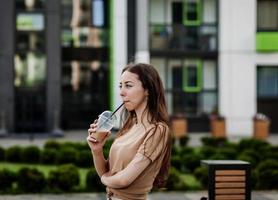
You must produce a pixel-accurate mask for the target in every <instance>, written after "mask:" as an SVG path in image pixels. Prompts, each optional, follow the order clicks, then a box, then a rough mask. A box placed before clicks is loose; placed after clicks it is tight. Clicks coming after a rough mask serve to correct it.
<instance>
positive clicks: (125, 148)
mask: <svg viewBox="0 0 278 200" xmlns="http://www.w3.org/2000/svg"><path fill="white" fill-rule="evenodd" d="M169 134H170V133H169V128H168V126H167V125H166V124H163V123H158V124H153V125H150V126H148V127H145V126H144V125H143V124H135V125H134V126H133V127H132V128H131V129H130V130H129V131H128V132H127V133H125V134H124V135H122V136H120V137H118V138H117V139H115V141H114V143H113V144H112V146H111V149H110V153H109V173H110V174H111V175H114V174H115V173H117V172H119V171H121V170H123V169H124V168H125V167H126V166H127V165H128V164H129V163H130V162H131V160H132V159H133V158H134V156H135V155H136V154H137V153H141V154H143V155H144V156H146V157H147V158H149V159H150V160H151V163H150V165H148V167H147V168H146V169H145V170H144V171H143V172H142V173H141V174H140V175H139V176H138V177H137V178H136V179H135V180H134V181H133V182H132V183H131V184H130V185H129V186H128V187H126V188H120V189H113V188H109V191H111V192H112V193H113V194H114V195H115V197H117V198H120V199H133V200H134V199H146V196H147V193H148V192H149V191H150V190H151V189H152V186H153V182H154V179H155V177H156V175H157V174H158V172H159V170H160V168H161V163H162V161H163V158H164V156H165V154H166V150H167V148H170V147H169V146H168V145H167V144H168V142H169V140H170V135H169Z"/></svg>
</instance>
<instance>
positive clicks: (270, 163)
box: [256, 159, 278, 189]
mask: <svg viewBox="0 0 278 200" xmlns="http://www.w3.org/2000/svg"><path fill="white" fill-rule="evenodd" d="M256 171H257V177H258V182H257V185H256V187H257V188H258V189H278V161H277V160H273V159H268V160H265V161H262V162H261V163H260V164H259V165H258V167H257V168H256Z"/></svg>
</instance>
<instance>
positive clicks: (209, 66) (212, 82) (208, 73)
mask: <svg viewBox="0 0 278 200" xmlns="http://www.w3.org/2000/svg"><path fill="white" fill-rule="evenodd" d="M203 87H204V89H216V63H215V61H204V62H203Z"/></svg>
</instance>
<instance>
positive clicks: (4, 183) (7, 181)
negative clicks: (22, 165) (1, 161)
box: [0, 169, 17, 192]
mask: <svg viewBox="0 0 278 200" xmlns="http://www.w3.org/2000/svg"><path fill="white" fill-rule="evenodd" d="M16 179H17V177H16V173H15V172H13V171H10V170H8V169H3V170H0V180H1V181H0V191H2V192H5V191H8V190H11V189H12V185H13V183H14V182H15V181H16Z"/></svg>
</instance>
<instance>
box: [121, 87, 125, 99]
mask: <svg viewBox="0 0 278 200" xmlns="http://www.w3.org/2000/svg"><path fill="white" fill-rule="evenodd" d="M120 95H121V97H124V96H125V92H124V89H123V88H122V89H121V90H120Z"/></svg>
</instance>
